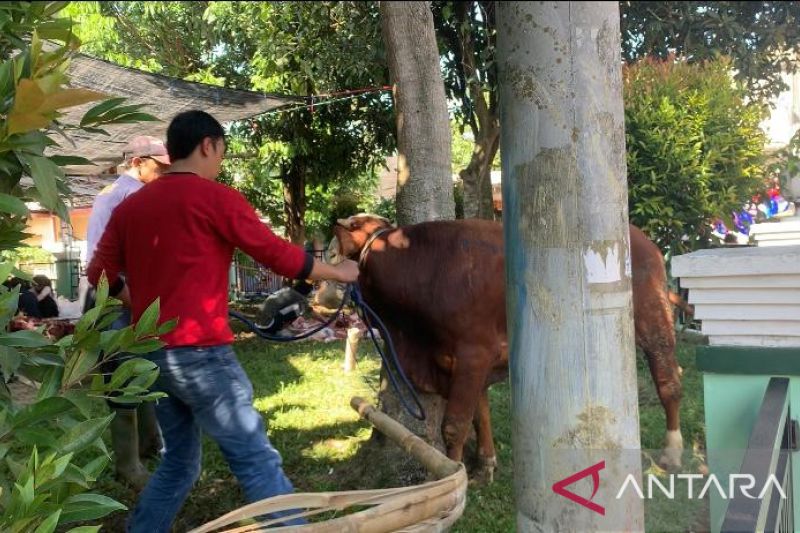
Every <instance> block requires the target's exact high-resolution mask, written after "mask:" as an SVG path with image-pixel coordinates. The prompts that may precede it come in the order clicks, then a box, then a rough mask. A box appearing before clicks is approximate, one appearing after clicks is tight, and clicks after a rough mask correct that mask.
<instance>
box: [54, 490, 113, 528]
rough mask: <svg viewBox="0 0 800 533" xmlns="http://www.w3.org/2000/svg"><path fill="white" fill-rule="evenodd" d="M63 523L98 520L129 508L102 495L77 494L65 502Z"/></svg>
mask: <svg viewBox="0 0 800 533" xmlns="http://www.w3.org/2000/svg"><path fill="white" fill-rule="evenodd" d="M63 509H64V511H63V513H62V516H61V523H62V524H68V523H70V522H83V521H86V520H97V519H98V518H103V517H104V516H106V515H107V514H109V513H113V512H114V511H126V510H127V509H128V508H127V507H125V506H124V505H122V504H121V503H119V502H118V501H116V500H112V499H111V498H109V497H107V496H102V495H100V494H91V493H90V494H76V495H75V496H70V497H69V498H67V499H66V501H65V502H64V508H63Z"/></svg>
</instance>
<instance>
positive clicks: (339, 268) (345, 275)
mask: <svg viewBox="0 0 800 533" xmlns="http://www.w3.org/2000/svg"><path fill="white" fill-rule="evenodd" d="M334 268H335V269H336V272H337V274H338V276H339V277H338V278H337V280H336V281H339V282H340V283H355V282H356V280H358V263H356V262H355V261H353V260H352V259H345V260H344V261H342V262H341V263H339V264H338V265H336V266H335V267H334Z"/></svg>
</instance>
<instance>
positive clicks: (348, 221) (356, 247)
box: [331, 213, 392, 262]
mask: <svg viewBox="0 0 800 533" xmlns="http://www.w3.org/2000/svg"><path fill="white" fill-rule="evenodd" d="M391 227H392V223H391V222H390V221H389V219H386V218H384V217H381V216H378V215H369V214H364V213H362V214H358V215H353V216H351V217H348V218H340V219H339V220H337V221H336V225H335V226H334V227H333V235H334V241H335V243H334V242H331V251H334V250H335V253H332V254H331V255H332V257H331V262H336V259H337V258H336V257H335V256H336V255H337V254H338V255H339V256H340V257H347V258H350V259H358V255H359V254H360V253H361V249H362V248H364V245H365V244H366V243H367V240H368V239H369V237H370V235H372V234H373V233H375V232H376V231H378V230H380V229H383V228H391Z"/></svg>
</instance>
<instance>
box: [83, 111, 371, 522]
mask: <svg viewBox="0 0 800 533" xmlns="http://www.w3.org/2000/svg"><path fill="white" fill-rule="evenodd" d="M167 149H168V151H169V155H170V159H171V160H172V166H171V168H170V171H169V172H168V173H166V174H164V176H162V177H161V178H160V179H158V180H157V181H155V182H153V183H152V184H150V185H148V186H146V187H143V188H142V190H141V191H139V192H138V193H136V194H134V195H132V196H130V197H129V198H128V199H127V200H125V202H123V203H122V204H121V205H120V206H119V207H118V208H117V209H116V210H115V211H114V213H113V214H112V215H111V220H110V221H109V223H108V229H107V230H106V232H105V234H104V235H103V238H102V239H101V240H100V243H99V244H98V245H97V250H96V252H95V255H94V259H92V262H91V264H90V265H89V268H88V270H87V274H88V277H89V282H90V283H92V284H96V283H97V282H98V281H99V279H100V277H101V275H102V273H103V272H105V274H106V276H107V278H108V284H109V294H110V295H112V296H115V297H118V298H119V299H120V300H122V301H123V302H124V301H128V302H130V307H131V310H132V315H133V319H134V320H136V319H138V317H140V316H141V314H142V313H143V312H144V311H145V309H146V308H147V307H148V306H149V305H150V304H151V303H152V302H153V301H155V300H156V298H158V299H159V301H160V310H161V316H160V317H159V323H164V322H166V321H168V320H172V319H177V325H176V327H175V328H174V329H173V330H172V331H170V332H168V333H165V334H164V335H161V340H162V342H164V344H165V346H164V347H163V348H162V349H160V350H156V351H155V352H152V353H148V354H144V356H143V357H145V358H147V359H148V360H150V361H152V362H154V363H155V364H156V365H158V367H159V375H158V379H157V380H156V382H155V383H154V386H153V390H155V391H159V392H163V393H165V394H166V395H167V396H166V397H165V398H160V399H159V400H158V402H157V403H156V414H157V415H158V422H159V425H160V426H161V430H162V436H163V438H164V454H163V457H162V458H161V462H160V463H159V465H158V469H157V470H156V471H155V472H154V473H153V475H152V476H151V478H150V481H148V483H147V486H146V487H145V489H144V490H143V491H142V493H141V494H140V495H139V501H138V502H137V504H136V508H135V509H134V511H133V512H132V513H131V515H130V516H129V522H128V528H129V531H131V532H133V533H139V532H141V533H161V532H164V533H166V532H168V531H169V530H170V527H171V524H172V522H173V520H174V519H175V516H176V515H177V514H178V512H179V511H180V509H181V507H182V506H183V503H184V501H185V500H186V497H187V496H188V495H189V492H190V491H191V489H192V486H193V485H194V483H195V482H196V481H197V479H198V478H199V477H200V472H201V467H202V462H201V459H202V440H201V435H202V433H206V434H207V435H208V436H209V437H211V439H212V440H214V442H216V444H217V445H218V446H219V448H220V450H221V451H222V454H223V456H224V457H225V460H226V462H227V463H228V466H229V467H230V469H231V471H232V472H233V474H234V475H235V476H236V478H237V480H238V481H239V484H240V485H241V487H242V489H243V492H244V495H245V498H246V499H247V500H248V501H250V502H256V501H259V500H262V499H264V498H269V497H272V496H276V495H279V494H287V493H290V492H292V491H293V487H292V483H291V482H290V481H289V479H288V477H287V476H286V474H285V473H284V471H283V468H282V459H281V456H280V453H279V452H278V451H277V450H276V449H275V448H274V447H273V446H272V444H271V443H270V440H269V438H268V437H267V432H266V430H265V428H264V421H263V419H262V417H261V413H259V412H258V411H257V410H256V409H255V407H254V406H253V385H252V383H251V382H250V380H249V379H248V377H247V374H246V373H245V371H244V369H242V367H241V365H240V364H239V361H238V360H237V358H236V353H235V352H234V350H233V347H232V344H233V340H234V336H233V332H232V331H231V328H230V324H229V319H228V271H229V268H230V265H231V261H232V259H233V252H234V250H235V249H236V248H239V249H240V250H242V251H243V252H245V253H246V254H248V255H250V256H251V257H252V258H253V259H255V260H256V261H257V262H259V263H261V264H262V265H264V266H266V267H267V268H270V269H271V270H272V271H273V272H275V273H276V274H278V275H281V276H285V277H288V278H293V279H301V280H302V279H311V280H322V279H328V280H333V281H338V282H342V283H352V282H354V281H356V279H358V264H357V263H356V262H355V261H351V260H345V261H342V262H341V263H339V264H338V265H335V266H334V265H330V264H327V263H323V262H322V261H320V260H317V259H315V258H314V256H313V255H311V254H307V253H306V252H305V250H304V249H303V248H302V247H300V246H297V245H294V244H292V243H290V242H288V241H285V240H283V239H281V238H280V237H278V236H277V235H275V234H274V233H273V232H272V230H271V229H270V228H269V227H268V226H267V225H266V224H264V223H262V222H261V220H259V217H258V215H257V214H256V211H255V209H253V206H251V205H250V204H249V203H248V202H247V200H246V199H245V197H244V196H243V195H242V194H241V193H240V192H239V191H237V190H235V189H233V188H232V187H228V186H227V185H223V184H221V183H218V182H217V181H216V178H217V176H218V175H219V173H220V169H221V166H222V160H223V158H224V155H225V131H224V129H223V128H222V126H221V125H220V123H219V122H218V121H217V120H216V119H215V118H214V117H212V116H211V115H209V114H208V113H205V112H203V111H199V110H193V111H185V112H183V113H180V114H178V115H176V116H175V118H173V119H172V122H171V123H170V125H169V127H168V128H167ZM120 272H125V274H126V276H125V278H124V279H123V278H121V277H120V276H119V273H120ZM286 514H287V511H280V512H277V513H275V515H274V516H277V517H281V518H283V517H285V516H286ZM283 522H284V523H285V524H287V525H295V524H300V523H304V521H303V520H302V519H289V518H284V520H283Z"/></svg>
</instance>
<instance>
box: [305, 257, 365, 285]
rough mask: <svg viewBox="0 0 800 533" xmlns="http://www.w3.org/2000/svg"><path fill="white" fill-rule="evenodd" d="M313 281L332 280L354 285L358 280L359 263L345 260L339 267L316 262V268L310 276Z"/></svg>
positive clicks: (316, 260) (317, 260)
mask: <svg viewBox="0 0 800 533" xmlns="http://www.w3.org/2000/svg"><path fill="white" fill-rule="evenodd" d="M308 277H309V279H313V280H330V281H338V282H339V283H354V282H355V281H356V280H357V279H358V263H356V262H355V261H353V260H352V259H345V260H343V261H342V262H341V263H339V264H337V265H329V264H328V263H323V262H322V261H320V260H319V259H315V260H314V268H312V269H311V274H310V275H309V276H308Z"/></svg>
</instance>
